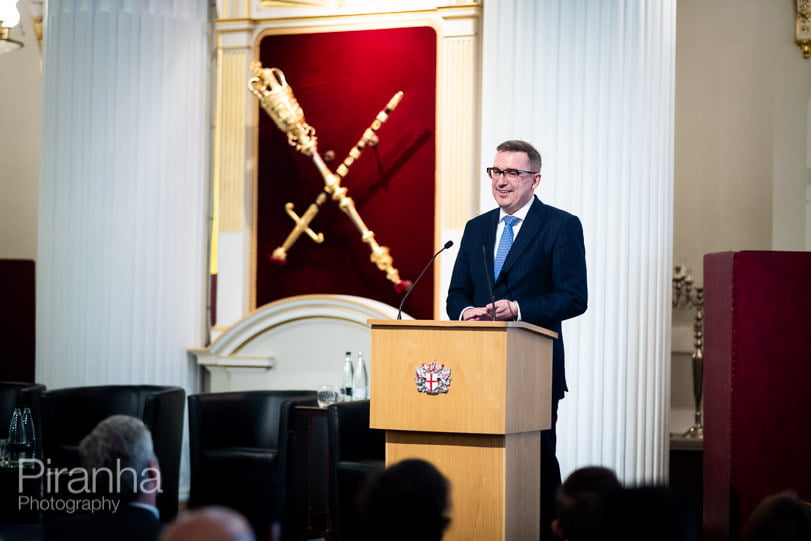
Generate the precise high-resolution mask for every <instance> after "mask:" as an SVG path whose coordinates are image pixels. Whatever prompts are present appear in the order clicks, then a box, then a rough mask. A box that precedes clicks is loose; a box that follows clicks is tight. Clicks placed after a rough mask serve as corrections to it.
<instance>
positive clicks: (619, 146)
mask: <svg viewBox="0 0 811 541" xmlns="http://www.w3.org/2000/svg"><path fill="white" fill-rule="evenodd" d="M484 8H485V9H484V21H485V24H484V38H483V39H484V41H483V43H484V49H483V50H484V58H483V99H482V101H483V103H482V111H483V112H482V115H483V116H482V133H483V141H482V160H484V163H482V167H484V166H485V165H488V164H489V163H490V162H489V161H488V160H492V156H493V155H494V152H495V146H496V145H497V144H498V143H499V142H501V141H503V140H505V139H514V138H517V139H526V140H528V141H530V142H533V143H534V144H536V146H537V147H538V149H539V150H540V151H541V155H542V157H543V160H544V165H543V171H542V172H543V178H542V180H541V185H540V187H539V189H538V191H537V193H538V195H539V197H540V198H541V199H542V200H543V201H544V202H546V203H549V204H551V205H554V206H557V207H560V208H563V209H565V210H568V211H570V212H572V213H574V214H577V215H578V216H580V218H581V220H582V222H583V226H584V231H585V241H586V257H587V265H588V273H589V276H588V285H589V308H588V311H587V312H586V314H584V315H583V316H580V317H579V318H576V319H574V320H571V321H569V322H565V323H564V326H563V330H564V335H565V342H566V372H567V379H568V383H569V388H570V392H569V393H568V395H567V398H566V399H565V400H563V401H562V402H561V404H560V420H559V422H558V434H559V447H558V456H559V457H560V460H561V467H562V469H563V475H564V477H565V476H566V475H567V474H568V473H570V472H571V471H572V470H574V469H576V468H578V467H581V466H584V465H589V464H603V465H606V466H609V467H611V468H613V469H615V470H616V471H617V473H618V475H619V476H620V478H621V479H623V480H625V481H627V482H642V481H645V482H650V481H659V480H662V479H664V478H666V472H667V465H668V447H669V430H668V424H669V413H668V412H669V403H670V369H669V366H670V353H669V352H670V317H671V309H670V288H671V282H670V274H671V268H672V265H671V262H672V236H673V234H672V228H673V226H672V223H673V211H672V208H673V129H674V125H673V117H674V77H675V76H674V62H675V59H674V56H675V22H676V21H675V17H676V6H675V0H665V1H662V0H606V1H601V2H589V1H585V0H541V1H535V0H504V1H502V0H500V1H498V2H485V3H484ZM481 199H482V202H483V209H484V208H492V207H493V206H494V204H493V203H492V197H491V196H490V194H489V184H488V183H486V182H483V183H482V196H481Z"/></svg>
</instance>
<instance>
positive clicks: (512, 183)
mask: <svg viewBox="0 0 811 541" xmlns="http://www.w3.org/2000/svg"><path fill="white" fill-rule="evenodd" d="M493 167H497V168H498V169H501V170H502V171H505V170H507V169H516V170H519V171H532V170H533V169H532V167H531V166H530V163H529V157H528V156H527V153H526V152H496V158H495V160H493ZM490 182H492V183H493V186H492V188H493V198H494V199H495V200H496V203H498V206H499V207H501V208H502V209H504V212H506V213H507V214H513V213H514V212H515V211H517V210H518V209H520V208H521V207H523V206H524V205H525V204H526V203H527V201H529V200H530V199H532V193H533V192H534V191H535V188H537V187H538V184H539V183H540V182H541V174H540V173H535V174H530V173H522V174H520V175H519V176H518V178H517V179H515V180H509V179H507V175H497V176H496V177H495V178H493V179H492V180H491V181H490Z"/></svg>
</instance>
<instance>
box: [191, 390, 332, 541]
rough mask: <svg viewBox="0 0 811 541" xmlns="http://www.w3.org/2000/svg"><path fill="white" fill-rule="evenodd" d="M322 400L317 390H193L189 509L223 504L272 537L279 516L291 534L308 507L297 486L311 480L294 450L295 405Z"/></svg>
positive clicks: (259, 533)
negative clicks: (294, 498) (295, 496)
mask: <svg viewBox="0 0 811 541" xmlns="http://www.w3.org/2000/svg"><path fill="white" fill-rule="evenodd" d="M317 403H318V402H317V400H316V392H315V391H295V390H285V391H280V390H264V391H243V392H226V393H203V394H195V395H190V396H189V451H190V463H191V480H190V481H191V486H190V493H189V508H196V507H201V506H204V505H224V506H226V507H230V508H232V509H236V510H237V511H239V512H240V513H242V514H243V515H244V516H245V517H246V518H247V519H248V521H249V522H250V524H251V526H252V528H253V529H254V532H255V534H256V538H257V539H258V540H260V541H261V540H265V539H268V537H269V533H270V528H271V525H272V523H273V522H278V523H279V524H280V525H281V529H282V539H285V540H287V539H291V536H292V535H293V533H292V532H295V531H299V524H297V523H296V524H294V521H296V520H298V519H297V518H295V517H297V516H300V515H301V512H302V511H303V509H301V507H302V506H301V505H300V503H293V502H291V501H290V493H291V489H292V488H294V487H297V486H298V487H300V486H301V485H302V484H303V483H304V482H305V481H304V480H305V479H306V464H307V461H306V456H300V455H301V454H302V453H301V451H300V450H299V451H298V452H296V450H295V449H296V447H295V444H296V438H295V436H296V434H295V432H294V431H293V430H292V425H291V415H292V411H293V406H294V405H307V406H315V405H317ZM296 455H299V456H296Z"/></svg>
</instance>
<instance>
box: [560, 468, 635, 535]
mask: <svg viewBox="0 0 811 541" xmlns="http://www.w3.org/2000/svg"><path fill="white" fill-rule="evenodd" d="M621 489H622V485H621V484H620V482H619V480H618V479H617V475H616V474H615V473H614V471H613V470H610V469H608V468H605V467H603V466H586V467H583V468H580V469H577V470H575V471H574V472H572V473H571V474H570V475H569V477H567V478H566V481H565V482H564V483H563V484H562V485H561V487H560V489H558V495H557V501H556V505H557V515H558V521H559V522H560V528H561V530H562V531H563V534H564V536H565V538H566V539H568V540H570V541H581V540H590V539H597V538H599V532H603V531H604V529H605V522H606V520H607V518H608V517H607V516H606V511H605V507H606V502H607V500H608V499H609V498H611V497H612V496H614V495H615V494H617V493H618V492H619V491H620V490H621Z"/></svg>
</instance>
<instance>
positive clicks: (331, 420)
mask: <svg viewBox="0 0 811 541" xmlns="http://www.w3.org/2000/svg"><path fill="white" fill-rule="evenodd" d="M369 405H370V402H369V401H368V400H355V401H351V402H339V403H337V404H331V405H330V406H328V407H327V446H328V449H329V454H328V457H329V464H328V468H329V470H328V476H329V502H330V505H329V508H330V513H331V515H330V519H331V523H332V539H333V541H352V540H353V539H356V538H357V537H356V536H357V535H359V532H360V530H361V519H360V510H359V509H358V507H357V505H356V504H357V499H358V496H359V495H360V492H361V490H362V489H363V486H364V485H365V483H366V480H367V478H368V477H369V476H370V475H373V474H375V473H379V472H382V471H383V470H384V469H385V460H386V432H385V431H384V430H377V429H373V428H369Z"/></svg>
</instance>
